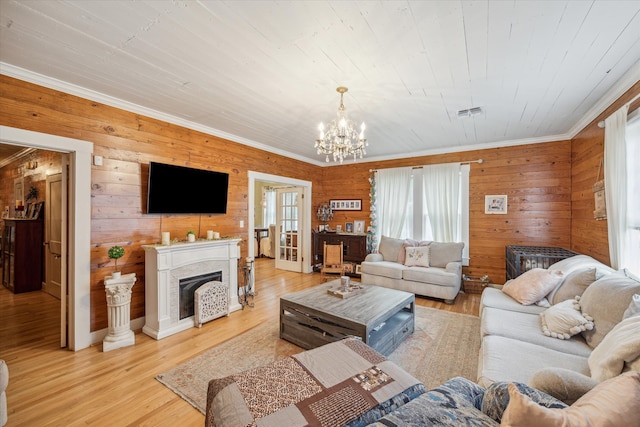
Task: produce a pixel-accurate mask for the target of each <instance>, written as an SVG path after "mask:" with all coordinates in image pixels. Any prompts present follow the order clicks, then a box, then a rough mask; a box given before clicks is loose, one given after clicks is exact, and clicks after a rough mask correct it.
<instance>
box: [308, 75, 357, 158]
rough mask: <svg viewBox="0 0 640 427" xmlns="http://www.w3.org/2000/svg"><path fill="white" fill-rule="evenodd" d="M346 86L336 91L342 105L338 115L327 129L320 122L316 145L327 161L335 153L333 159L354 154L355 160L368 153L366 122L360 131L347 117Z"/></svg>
mask: <svg viewBox="0 0 640 427" xmlns="http://www.w3.org/2000/svg"><path fill="white" fill-rule="evenodd" d="M348 90H349V89H347V88H346V87H344V86H340V87H338V88H337V89H336V91H337V92H338V93H339V94H340V107H339V108H338V116H337V117H336V118H335V119H333V120H332V121H331V123H329V126H328V128H327V129H326V130H325V127H324V124H322V123H320V126H318V130H319V131H320V137H319V138H318V139H317V140H316V143H315V147H316V149H317V151H318V154H324V155H325V156H326V160H327V162H329V155H330V154H332V155H333V161H334V162H336V161H338V160H339V161H340V163H342V161H343V160H344V159H345V158H346V157H349V156H353V160H354V161H355V160H356V159H357V158H358V157H359V158H362V156H364V155H365V154H367V151H366V147H367V146H368V145H369V143H368V142H367V139H366V138H365V137H364V122H363V123H362V124H361V125H360V131H358V130H357V128H356V125H355V123H353V121H352V120H351V119H349V117H347V112H346V108H344V102H343V98H344V94H345V92H346V91H348Z"/></svg>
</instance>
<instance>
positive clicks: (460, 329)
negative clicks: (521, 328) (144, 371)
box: [156, 306, 480, 414]
mask: <svg viewBox="0 0 640 427" xmlns="http://www.w3.org/2000/svg"><path fill="white" fill-rule="evenodd" d="M278 334H279V327H278V321H277V320H274V321H273V322H268V323H263V324H261V325H259V326H256V327H255V328H253V329H251V330H249V331H247V332H245V333H243V334H241V335H238V336H237V337H234V338H232V339H230V340H229V341H226V342H224V343H222V344H220V345H218V346H216V347H213V348H211V349H209V350H206V351H204V352H203V353H201V354H200V355H198V356H196V357H194V358H193V359H191V360H189V361H187V362H186V363H183V364H181V365H179V366H177V367H175V368H173V369H171V370H169V371H167V372H164V373H162V374H160V375H158V376H156V379H157V380H158V381H160V382H161V383H162V384H164V385H166V386H167V387H169V388H170V389H171V390H172V391H173V392H175V393H176V394H178V395H179V396H180V397H182V398H183V399H184V400H186V401H187V402H189V403H190V404H191V405H193V406H194V407H195V408H196V409H198V410H199V411H200V412H202V413H203V414H204V413H205V410H206V406H207V403H206V398H207V386H208V384H209V381H210V380H211V379H213V378H222V377H226V376H228V375H231V374H235V373H238V372H242V371H244V370H247V369H250V368H255V367H257V366H261V365H265V364H267V363H270V362H273V361H274V360H276V359H279V358H283V357H287V356H290V355H292V354H296V353H299V352H301V351H303V349H301V348H300V347H298V346H296V345H294V344H291V343H290V342H288V341H285V340H281V339H280V338H279V337H278ZM479 351H480V319H479V318H478V317H476V316H470V315H466V314H457V313H450V312H447V311H442V310H437V309H433V308H427V307H419V306H417V307H416V327H415V332H414V333H413V334H412V335H411V336H409V337H408V338H407V339H406V340H405V341H404V342H403V343H402V344H400V346H399V347H398V348H397V349H396V350H395V351H394V352H393V353H391V355H389V356H388V359H390V360H392V361H393V362H395V363H396V364H397V365H399V366H401V367H402V368H404V369H405V370H406V371H407V372H409V373H410V374H412V375H413V376H415V377H416V378H417V379H419V380H420V381H422V382H423V383H424V384H425V385H426V387H427V389H429V388H433V387H436V386H438V385H440V384H442V383H443V382H445V381H446V380H448V379H449V378H452V377H456V376H461V377H465V378H468V379H470V380H472V381H475V380H476V374H477V367H478V352H479Z"/></svg>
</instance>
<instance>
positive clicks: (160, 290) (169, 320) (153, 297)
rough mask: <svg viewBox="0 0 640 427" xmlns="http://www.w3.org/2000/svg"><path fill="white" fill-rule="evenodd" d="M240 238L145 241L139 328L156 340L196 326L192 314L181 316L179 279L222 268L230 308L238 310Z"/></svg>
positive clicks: (239, 307)
mask: <svg viewBox="0 0 640 427" xmlns="http://www.w3.org/2000/svg"><path fill="white" fill-rule="evenodd" d="M240 241H241V239H220V240H198V241H196V242H178V243H172V244H170V245H144V246H143V248H144V251H145V303H144V305H145V325H144V327H143V328H142V332H144V333H145V334H147V335H149V336H151V337H153V338H155V339H157V340H159V339H162V338H165V337H167V336H169V335H173V334H175V333H177V332H180V331H183V330H185V329H188V328H193V327H194V326H195V319H194V316H191V317H188V318H185V319H182V320H180V307H179V302H180V301H179V299H180V296H179V282H180V279H182V278H186V277H191V276H195V275H200V274H205V273H211V272H216V271H221V272H222V282H223V283H227V284H228V285H229V312H232V311H236V310H240V309H241V308H242V306H241V305H240V303H239V302H238V258H240V247H239V246H238V243H239V242H240Z"/></svg>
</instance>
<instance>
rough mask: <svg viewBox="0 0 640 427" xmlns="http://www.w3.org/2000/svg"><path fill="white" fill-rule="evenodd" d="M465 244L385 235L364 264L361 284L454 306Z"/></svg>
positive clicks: (458, 287)
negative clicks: (431, 298) (412, 294)
mask: <svg viewBox="0 0 640 427" xmlns="http://www.w3.org/2000/svg"><path fill="white" fill-rule="evenodd" d="M463 248H464V243H440V242H417V241H413V240H408V239H393V238H390V237H386V236H382V238H381V239H380V245H379V247H378V253H373V254H369V255H367V257H366V258H365V260H364V261H363V262H362V276H361V279H362V283H366V284H369V285H377V286H384V287H386V288H392V289H398V290H401V291H405V292H411V293H414V294H416V295H422V296H427V297H433V298H441V299H443V300H445V302H446V303H448V304H451V303H453V300H454V299H455V298H456V295H458V292H459V291H460V285H461V279H462V249H463Z"/></svg>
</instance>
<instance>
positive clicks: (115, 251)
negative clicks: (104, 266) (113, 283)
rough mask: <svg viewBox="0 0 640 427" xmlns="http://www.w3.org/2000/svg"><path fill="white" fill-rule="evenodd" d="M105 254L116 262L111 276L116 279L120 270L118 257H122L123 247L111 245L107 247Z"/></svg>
mask: <svg viewBox="0 0 640 427" xmlns="http://www.w3.org/2000/svg"><path fill="white" fill-rule="evenodd" d="M107 255H109V258H111V259H112V260H114V261H115V262H116V267H115V270H114V272H113V275H112V276H111V277H112V278H114V279H117V278H119V277H120V272H119V271H118V258H122V256H123V255H124V248H123V247H122V246H112V247H110V248H109V252H107Z"/></svg>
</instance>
